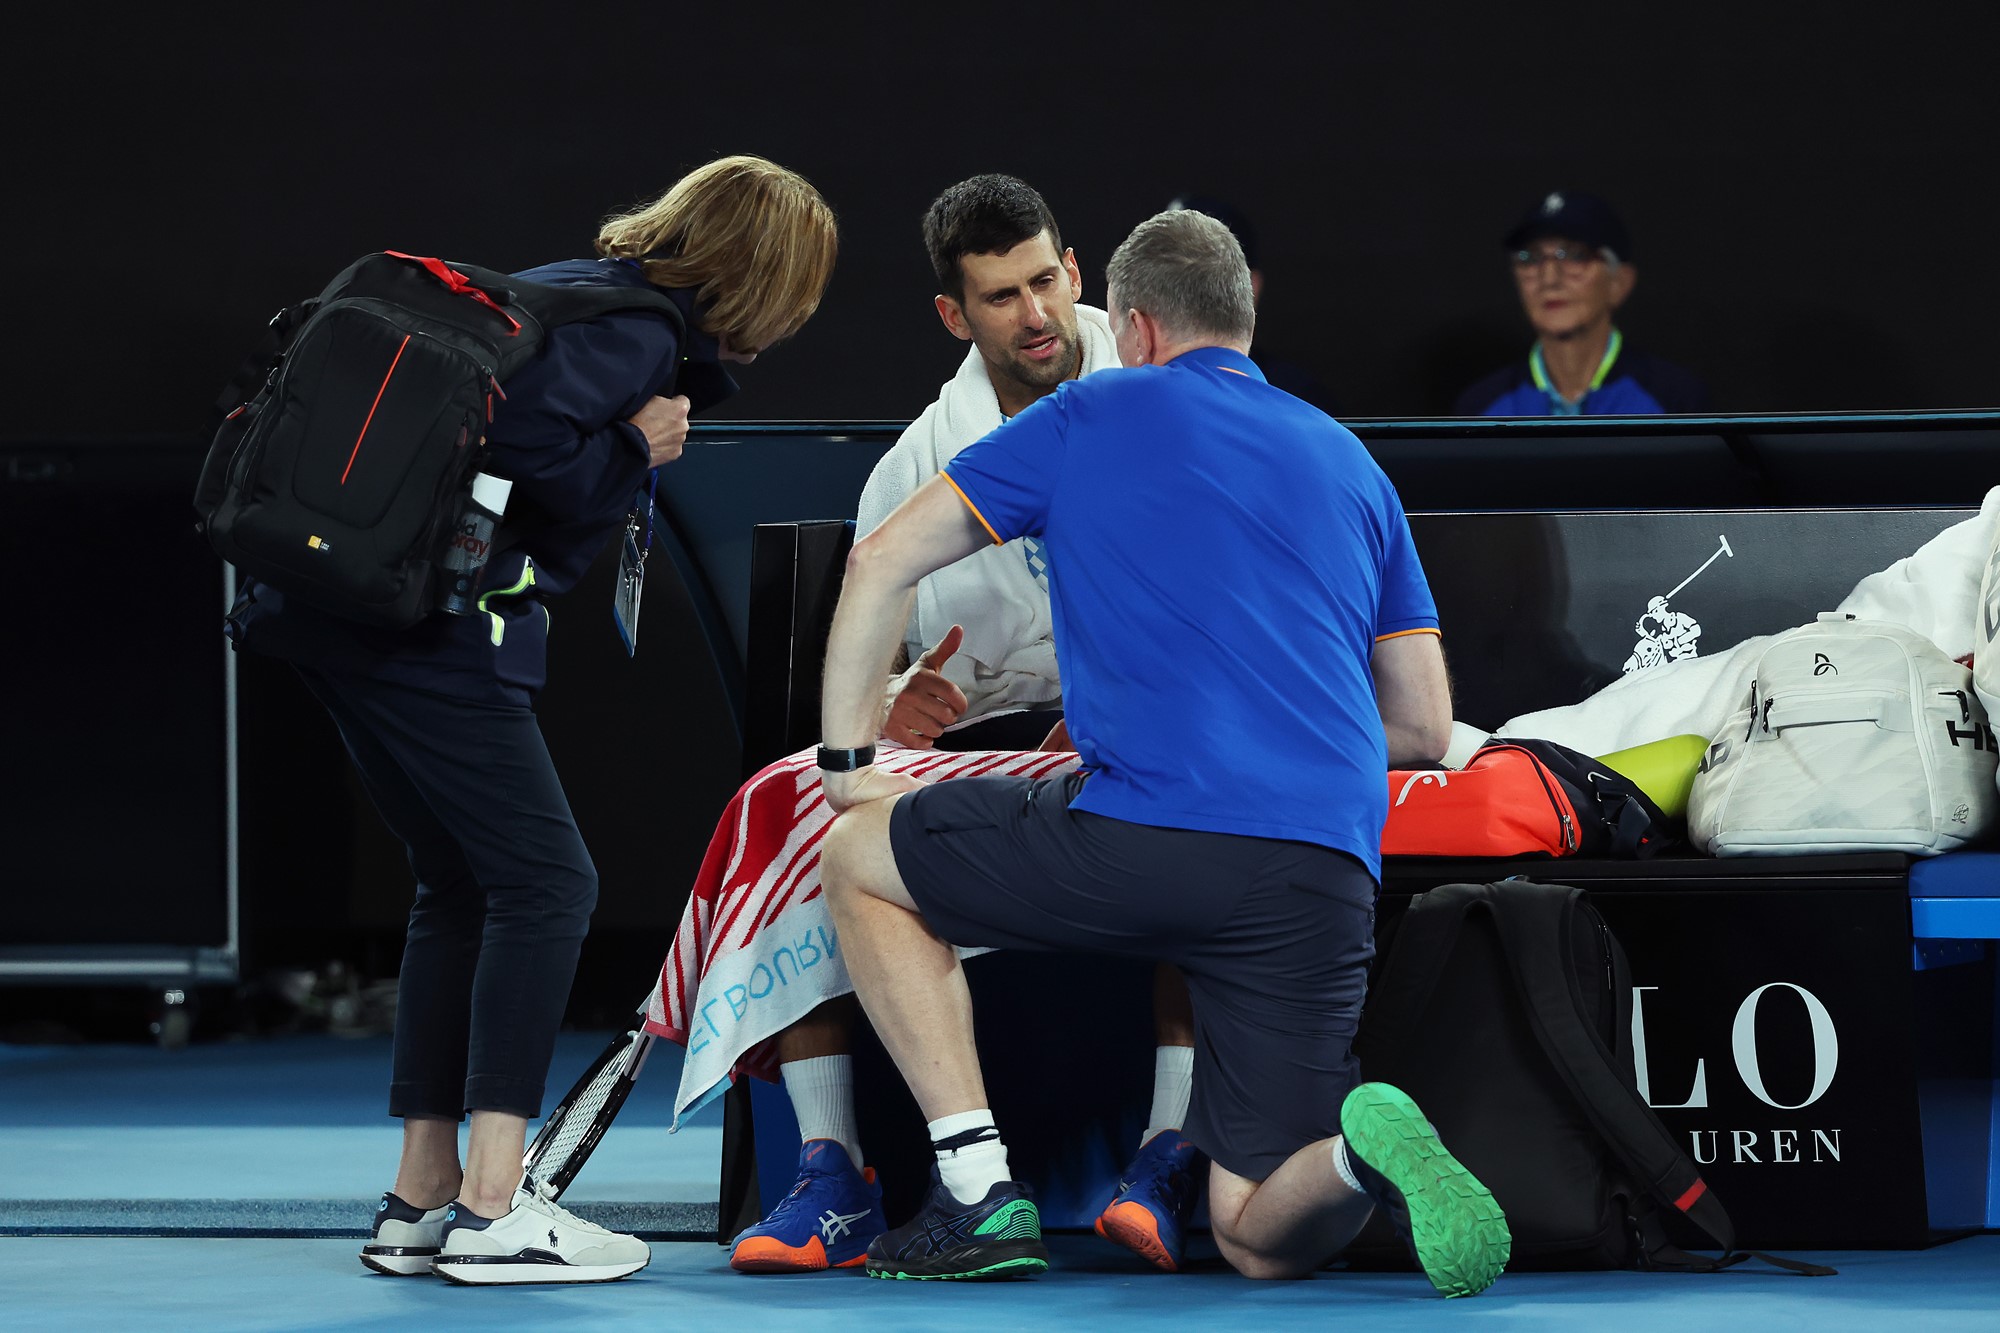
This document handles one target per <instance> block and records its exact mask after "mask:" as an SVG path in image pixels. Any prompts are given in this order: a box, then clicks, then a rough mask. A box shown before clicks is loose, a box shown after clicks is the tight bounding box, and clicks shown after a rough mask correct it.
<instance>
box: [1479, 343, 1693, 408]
mask: <svg viewBox="0 0 2000 1333" xmlns="http://www.w3.org/2000/svg"><path fill="white" fill-rule="evenodd" d="M1708 410H1709V400H1708V386H1707V385H1705V384H1703V383H1702V382H1701V381H1700V380H1699V379H1697V378H1696V377H1695V376H1694V375H1693V374H1691V373H1690V372H1688V371H1686V370H1683V369H1681V368H1680V367H1679V366H1677V365H1675V364H1674V363H1673V362H1671V361H1662V360H1661V359H1660V358H1659V357H1657V356H1651V355H1648V354H1647V353H1645V352H1635V351H1633V350H1632V349H1631V348H1630V347H1627V346H1626V345H1625V339H1624V335H1622V334H1621V333H1619V332H1618V331H1617V330H1616V329H1614V330H1612V333H1611V345H1610V347H1609V348H1607V349H1606V353H1605V357H1604V363H1603V364H1602V365H1600V366H1599V367H1598V368H1597V374H1596V375H1594V376H1592V377H1591V383H1590V387H1589V388H1588V389H1587V390H1585V392H1584V395H1583V397H1582V398H1580V399H1578V400H1577V401H1576V402H1574V403H1571V402H1567V401H1565V400H1564V398H1563V396H1562V395H1561V394H1560V393H1558V392H1557V391H1556V388H1555V385H1554V384H1553V383H1552V382H1551V381H1550V380H1549V376H1548V371H1547V370H1546V369H1545V368H1544V367H1543V365H1542V348H1541V344H1540V343H1536V344H1535V346H1534V347H1533V348H1531V349H1530V350H1529V352H1528V358H1527V360H1525V361H1518V362H1516V363H1515V364H1513V365H1511V366H1509V367H1507V368H1506V369H1505V370H1498V371H1495V372H1494V373H1493V374H1491V375H1488V376H1487V377H1486V378H1485V379H1483V380H1480V381H1479V382H1478V383H1477V384H1475V385H1473V386H1472V387H1471V388H1469V389H1467V390H1466V391H1465V392H1464V393H1462V394H1460V395H1459V398H1458V414H1459V415H1460V416H1466V417H1610V416H1657V415H1659V414H1661V413H1670V412H1679V413H1689V412H1706V411H1708Z"/></svg>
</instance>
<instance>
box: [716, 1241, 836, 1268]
mask: <svg viewBox="0 0 2000 1333" xmlns="http://www.w3.org/2000/svg"><path fill="white" fill-rule="evenodd" d="M867 1259H868V1255H867V1252H866V1251H863V1252H862V1253H860V1254H857V1255H855V1256H854V1257H853V1258H852V1259H843V1260H841V1261H840V1262H839V1263H837V1264H836V1263H829V1262H828V1261H827V1254H826V1245H825V1244H824V1243H823V1242H822V1241H821V1240H820V1239H819V1237H817V1236H814V1237H813V1238H812V1239H810V1240H808V1241H807V1242H806V1243H805V1244H804V1245H787V1244H785V1243H784V1242H783V1241H780V1240H777V1239H775V1238H773V1237H770V1236H751V1237H750V1238H748V1239H747V1240H740V1241H738V1242H736V1248H735V1249H734V1250H733V1251H731V1252H730V1255H729V1266H730V1267H731V1268H733V1269H735V1270H736V1271H737V1272H739V1273H823V1272H825V1271H826V1270H827V1269H829V1268H855V1267H858V1266H860V1265H861V1264H863V1263H865V1262H866V1261H867Z"/></svg>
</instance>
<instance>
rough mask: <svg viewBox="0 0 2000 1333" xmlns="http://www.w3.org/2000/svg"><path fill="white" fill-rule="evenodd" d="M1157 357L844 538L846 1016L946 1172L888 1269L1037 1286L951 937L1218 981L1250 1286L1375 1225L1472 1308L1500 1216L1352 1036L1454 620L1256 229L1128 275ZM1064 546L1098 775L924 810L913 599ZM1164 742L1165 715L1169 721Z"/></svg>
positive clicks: (896, 1242) (1224, 1130) (840, 696)
mask: <svg viewBox="0 0 2000 1333" xmlns="http://www.w3.org/2000/svg"><path fill="white" fill-rule="evenodd" d="M1109 285H1110V300H1109V303H1108V304H1109V308H1110V311H1111V319H1112V326H1113V329H1114V331H1115V334H1116V337H1117V340H1118V350H1119V355H1120V359H1121V360H1122V361H1123V362H1124V364H1125V365H1127V366H1131V367H1137V368H1138V369H1136V370H1134V371H1131V372H1128V373H1125V374H1119V375H1103V376H1095V377H1091V378H1088V379H1085V380H1082V381H1079V382H1077V383H1073V384H1065V385H1063V386H1062V387H1061V388H1059V389H1058V390H1057V391H1056V392H1055V393H1053V394H1051V395H1049V396H1048V397H1046V398H1044V399H1042V400H1041V401H1040V402H1038V403H1036V404H1035V405H1033V406H1032V407H1030V408H1028V409H1027V410H1026V411H1025V412H1022V413H1021V414H1020V415H1019V416H1017V417H1015V418H1014V419H1012V420H1011V421H1009V422H1007V423H1006V424H1004V425H1002V426H1001V427H1000V428H999V429H997V430H995V431H994V432H993V433H992V434H990V435H988V436H987V437H986V438H984V439H983V440H981V441H979V442H978V443H976V444H974V445H972V446H971V447H969V448H967V449H966V450H965V451H964V452H962V453H960V454H959V455H958V456H957V457H955V458H953V459H952V460H951V461H950V462H949V463H947V464H946V465H945V468H944V471H943V473H942V474H941V475H940V476H939V477H938V478H937V479H935V480H933V481H931V482H929V483H927V484H926V485H925V486H924V487H923V488H922V489H920V490H919V491H917V493H916V494H915V495H913V496H912V497H911V498H910V499H909V500H908V501H907V502H906V503H904V504H903V505H902V506H901V507H900V508H899V509H898V510H897V511H896V512H895V513H894V514H893V515H891V516H890V518H889V520H888V521H887V522H886V523H884V524H883V525H882V527H881V528H880V529H879V530H877V531H876V532H875V533H873V534H871V535H870V536H869V537H867V538H865V539H863V540H862V541H861V542H860V543H859V544H857V545H856V546H855V548H854V551H853V553H852V555H851V556H850V558H849V561H848V570H847V578H846V582H845V584H844V586H843V590H842V594H841V601H840V607H839V610H838V612H837V613H836V615H835V617H834V623H833V631H832V635H831V638H830V640H829V644H828V650H827V663H826V678H825V687H824V694H823V713H822V723H823V728H824V733H823V737H822V748H821V750H820V752H819V763H820V767H821V768H822V770H824V771H823V772H822V775H821V780H822V783H823V785H824V788H825V792H826V796H827V799H828V801H829V802H830V803H831V804H832V805H833V806H834V808H835V809H838V810H843V811H844V812H845V813H844V814H843V815H842V817H841V818H840V820H839V821H838V822H837V823H836V824H835V825H834V827H833V829H832V831H831V832H830V833H829V835H828V837H827V840H826V843H825V846H824V850H823V852H822V875H823V879H824V883H825V885H826V890H827V894H828V897H829V899H830V902H831V907H832V911H833V915H834V919H835V922H836V924H837V925H838V927H839V931H840V940H841V945H842V948H843V950H844V952H845V954H846V958H847V967H848V972H849V974H850V976H851V977H852V979H853V982H854V986H855V991H856V994H857V995H858V996H859V997H860V1000H861V1004H862V1007H863V1008H864V1010H865V1011H866V1012H867V1014H868V1017H869V1020H870V1021H871V1022H872V1023H873V1024H874V1025H875V1029H876V1031H877V1032H878V1033H880V1034H881V1037H882V1041H883V1044H884V1045H885V1046H886V1047H887V1048H888V1051H889V1053H890V1055H891V1056H892V1057H893V1058H894V1059H895V1061H896V1065H897V1068H898V1069H900V1070H901V1072H902V1074H903V1077H904V1079H905V1080H906V1081H907V1082H908V1083H909V1085H910V1089H911V1091H912V1092H913V1093H914V1094H915V1096H916V1100H917V1103H918V1105H919V1106H920V1107H921V1108H922V1110H923V1113H924V1115H925V1117H926V1118H927V1119H928V1121H929V1122H930V1124H929V1128H930V1137H931V1140H932V1145H933V1147H934V1149H935V1150H936V1154H937V1168H936V1179H935V1180H934V1182H933V1185H932V1189H931V1191H930V1194H929V1196H928V1198H927V1200H926V1201H925V1203H924V1205H923V1207H922V1208H921V1209H920V1211H919V1212H918V1214H917V1216H916V1217H915V1218H913V1219H911V1220H910V1221H908V1222H907V1223H906V1224H904V1225H903V1226H900V1227H897V1228H895V1229H893V1230H890V1231H887V1232H885V1233H883V1234H882V1235H881V1236H879V1237H878V1238H877V1239H876V1240H875V1242H874V1243H873V1244H872V1245H871V1246H870V1247H869V1250H868V1256H867V1270H868V1272H869V1273H870V1274H872V1275H875V1276H880V1277H943V1278H963V1277H980V1276H989V1275H1006V1274H1010V1273H1027V1272H1035V1271H1040V1270H1041V1269H1044V1268H1046V1267H1047V1262H1048V1261H1047V1253H1048V1252H1047V1250H1046V1249H1045V1248H1044V1247H1043V1244H1042V1240H1041V1226H1040V1217H1039V1215H1038V1213H1037V1211H1036V1207H1035V1204H1034V1201H1033V1199H1032V1198H1031V1196H1030V1194H1029V1192H1028V1190H1027V1188H1026V1187H1025V1186H1024V1185H1022V1184H1020V1183H1019V1182H1016V1181H1014V1180H1012V1179H1011V1178H1010V1174H1009V1170H1008V1164H1007V1149H1006V1145H1005V1143H1004V1142H1003V1141H1002V1139H1001V1137H1000V1133H999V1130H998V1128H997V1127H996V1126H995V1124H994V1121H993V1116H992V1113H991V1111H990V1109H989V1103H988V1100H987V1096H986V1090H985V1087H984V1084H983V1082H982V1078H981V1073H980V1065H979V1056H978V1052H977V1051H976V1049H975V1048H974V1045H973V1036H972V1031H973V1029H972V1012H971V1000H970V996H969V994H968V992H967V990H966V987H965V979H964V975H963V973H962V972H961V970H960V963H959V961H958V956H957V954H956V952H955V950H954V948H953V946H954V945H960V946H991V947H1000V948H1011V949H1042V950H1056V951H1077V952H1086V951H1087V952H1092V953H1110V954H1123V955H1129V956H1135V957H1140V958H1150V959H1166V960H1169V961H1171V962H1173V963H1175V964H1177V965H1178V966H1179V967H1180V969H1181V970H1182V972H1183V973H1184V974H1185V975H1186V976H1187V979H1188V986H1189V989H1190V991H1191V992H1192V994H1193V1001H1194V1020H1195V1023H1194V1025H1195V1048H1194V1087H1193V1099H1192V1105H1191V1107H1190V1110H1189V1114H1188V1117H1187V1124H1186V1126H1185V1128H1184V1131H1183V1133H1184V1137H1186V1138H1187V1139H1188V1140H1189V1141H1191V1142H1192V1143H1194V1144H1195V1145H1196V1146H1198V1147H1199V1148H1200V1149H1201V1150H1202V1151H1203V1152H1205V1153H1207V1154H1208V1155H1209V1156H1210V1157H1211V1158H1212V1159H1213V1163H1214V1165H1213V1169H1212V1171H1211V1172H1210V1177H1209V1195H1208V1202H1209V1215H1210V1218H1211V1220H1212V1222H1213V1225H1214V1229H1215V1236H1216V1240H1217V1243H1218V1245H1219V1246H1220V1247H1221V1250H1222V1253H1223V1255H1224V1256H1225V1257H1226V1258H1227V1259H1228V1260H1229V1261H1230V1262H1231V1263H1232V1264H1233V1265H1235V1267H1236V1268H1237V1269H1238V1270H1239V1271H1241V1272H1243V1273H1245V1274H1246V1275H1249V1276H1254V1277H1295V1276H1302V1275H1304V1274H1307V1273H1310V1272H1312V1271H1313V1270H1314V1269H1315V1268H1317V1267H1318V1266H1320V1265H1321V1264H1322V1263H1324V1262H1325V1261H1326V1260H1327V1259H1328V1258H1330V1257H1332V1256H1333V1255H1334V1254H1335V1253H1337V1252H1338V1251H1339V1250H1340V1249H1341V1248H1343V1247H1344V1246H1345V1245H1346V1244H1347V1242H1348V1241H1349V1240H1350V1239H1352V1237H1353V1236H1354V1235H1355V1233H1356V1231H1357V1230H1358V1229H1359V1228H1360V1226H1361V1225H1362V1223H1363V1222H1364V1221H1365V1220H1366V1218H1367V1217H1368V1215H1369V1212H1370V1211H1371V1209H1373V1208H1374V1207H1376V1206H1377V1205H1381V1206H1384V1207H1386V1208H1388V1209H1389V1210H1390V1212H1391V1214H1392V1216H1394V1217H1395V1218H1396V1220H1397V1221H1398V1222H1399V1223H1400V1224H1401V1225H1402V1227H1403V1228H1404V1230H1405V1233H1406V1234H1407V1235H1409V1236H1411V1237H1412V1239H1413V1244H1414V1247H1415V1252H1416V1255H1417V1258H1418V1260H1419V1262H1420V1263H1421V1265H1422V1266H1423V1269H1424V1271H1425V1273H1426V1274H1427V1275H1428V1277H1429V1278H1430V1280H1431V1282H1432V1284H1433V1285H1434V1286H1435V1287H1436V1288H1437V1289H1438V1290H1440V1291H1442V1292H1444V1293H1445V1294H1446V1295H1448V1296H1460V1295H1471V1294H1473V1293H1475V1292H1478V1291H1481V1290H1483V1289H1484V1288H1485V1287H1487V1286H1488V1285H1489V1284H1490V1283H1491V1282H1492V1281H1493V1280H1494V1278H1495V1277H1496V1276H1498V1274H1499V1272H1500V1270H1501V1268H1502V1267H1503V1265H1504V1264H1505V1263H1506V1259H1507V1254H1508V1232H1507V1226H1506V1222H1505V1221H1504V1219H1503V1218H1502V1216H1501V1213H1500V1210H1499V1208H1498V1206H1497V1205H1496V1204H1495V1203H1494V1202H1493V1198H1492V1196H1491V1194H1490V1193H1488V1191H1487V1190H1486V1189H1485V1187H1484V1186H1482V1185H1481V1184H1480V1183H1479V1182H1478V1181H1477V1180H1475V1179H1473V1177H1472V1176H1471V1174H1470V1173H1469V1172H1468V1171H1466V1170H1465V1168H1464V1167H1463V1166H1462V1165H1460V1164H1459V1163H1458V1162H1457V1160H1456V1159H1454V1158H1453V1157H1452V1156H1451V1155H1450V1153H1449V1152H1447V1151H1446V1150H1445V1148H1444V1145H1443V1144H1441V1143H1440V1142H1439V1141H1438V1139H1437V1137H1436V1134H1435V1133H1434V1132H1433V1131H1432V1129H1431V1127H1430V1125H1429V1124H1428V1123H1427V1122H1426V1121H1425V1119H1424V1117H1423V1114H1422V1112H1421V1111H1419V1110H1418V1109H1417V1107H1416V1106H1414V1105H1413V1104H1412V1103H1411V1101H1410V1099H1409V1098H1408V1097H1407V1096H1406V1095H1404V1094H1403V1093H1402V1092H1400V1091H1398V1090H1397V1089H1395V1088H1392V1087H1388V1086H1387V1085H1384V1084H1379V1083H1358V1081H1357V1080H1358V1075H1357V1070H1356V1066H1355V1061H1354V1057H1353V1054H1352V1051H1351V1043H1352V1039H1353V1036H1354V1031H1355V1025H1356V1021H1357V1020H1358V1018H1359V1015H1360V1012H1361V1002H1362V995H1363V991H1364V989H1365V987H1366V980H1367V968H1368V961H1369V959H1370V957H1371V955H1372V954H1373V952H1374V944H1373V917H1374V904H1375V896H1376V892H1377V876H1378V874H1379V838H1380V835H1381V829H1382V823H1383V819H1384V816H1385V814H1386V810H1385V806H1386V801H1387V795H1386V788H1385V785H1384V783H1383V781H1382V774H1383V772H1384V770H1385V769H1386V768H1387V767H1389V766H1391V765H1397V766H1408V765H1411V764H1416V763H1422V762H1427V761H1432V760H1435V759H1436V758H1437V757H1438V756H1440V755H1441V754H1442V753H1443V752H1444V749H1445V745H1446V742H1447V739H1448V736H1449V730H1450V721H1451V712H1450V700H1449V690H1448V686H1447V683H1446V677H1445V670H1444V659H1443V655H1442V652H1441V651H1440V647H1439V640H1438V629H1437V613H1436V609H1435V605H1434V603H1433V601H1432V598H1431V594H1430V590H1429V587H1428V586H1427V584H1426V583H1425V580H1424V575H1423V570H1422V568H1421V566H1420V565H1419V563H1418V560H1417V556H1416V552H1415V549H1414V547H1413V545H1412V543H1411V540H1410V533H1409V526H1408V523H1407V521H1406V520H1405V518H1404V516H1403V512H1402V506H1401V502H1400V501H1399V500H1398V499H1397V496H1396V493H1395V491H1394V489H1393V488H1392V487H1391V486H1390V485H1389V483H1388V481H1387V479H1386V478H1384V477H1383V475H1382V473H1381V472H1380V470H1379V469H1378V468H1377V467H1376V466H1375V464H1374V462H1373V461H1372V460H1371V459H1370V458H1369V456H1368V454H1367V453H1366V452H1365V451H1364V450H1363V449H1362V447H1361V445H1360V443H1359V442H1358V441H1356V440H1355V438H1354V437H1353V436H1352V435H1351V434H1349V433H1348V432H1347V431H1346V430H1344V429H1342V428H1341V427H1340V426H1339V425H1338V424H1336V423H1335V422H1334V421H1333V420H1332V419H1330V418H1328V417H1327V416H1325V415H1324V414H1323V413H1320V412H1319V411H1317V410H1316V409H1313V408H1311V407H1309V406H1307V405H1306V404H1304V403H1301V402H1300V401H1298V400H1297V399H1294V398H1292V397H1290V396H1289V395H1287V394H1285V393H1283V392H1281V391H1279V390H1276V389H1273V388H1271V387H1270V386H1269V385H1268V384H1266V383H1265V382H1264V380H1263V378H1262V376H1261V375H1259V373H1258V371H1257V368H1256V366H1255V364H1254V363H1253V362H1251V360H1250V359H1249V357H1248V356H1247V355H1245V350H1246V349H1247V347H1248V346H1249V343H1250V337H1251V332H1252V326H1253V323H1254V315H1253V312H1252V305H1251V292H1250V277H1249V272H1248V269H1247V266H1246V265H1245V263H1244V260H1243V254H1242V250H1241V249H1240V247H1239V246H1238V245H1237V243H1236V241H1235V240H1234V238H1232V237H1231V236H1230V234H1229V232H1228V229H1227V228H1225V227H1223V226H1222V225H1221V224H1220V223H1218V222H1216V221H1215V220H1214V219H1212V218H1209V217H1207V216H1205V215H1203V214H1201V213H1197V212H1192V211H1189V210H1179V211H1174V212H1168V213H1162V214H1160V215H1158V216H1156V217H1153V218H1151V219H1149V220H1147V221H1146V222H1144V223H1142V224H1140V226H1139V227H1138V228H1136V229H1135V230H1134V231H1133V233H1132V234H1131V236H1130V237H1128V238H1127V239H1126V241H1125V242H1124V244H1123V245H1121V246H1120V247H1119V249H1118V252H1117V253H1116V254H1115V255H1113V256H1112V260H1111V264H1110V269H1109ZM1021 536H1032V537H1038V538H1043V539H1045V540H1046V541H1047V542H1048V544H1049V548H1050V549H1051V550H1052V551H1055V552H1057V553H1058V565H1057V568H1056V571H1055V577H1054V578H1053V579H1052V580H1051V596H1052V598H1053V600H1054V605H1055V620H1056V623H1057V624H1058V625H1059V626H1061V627H1062V633H1061V634H1060V636H1059V637H1058V639H1057V644H1056V647H1057V656H1058V658H1059V660H1060V663H1061V668H1062V678H1063V681H1064V684H1065V695H1064V704H1065V717H1066V722H1067V725H1068V728H1069V733H1070V737H1071V739H1072V741H1073V743H1074V744H1075V746H1076V748H1077V750H1078V752H1079V753H1080V755H1081V757H1082V768H1081V770H1079V771H1077V772H1073V773H1069V774H1066V775H1063V776H1060V777H1054V778H1048V779H1043V780H1039V781H1031V780H1026V779H1020V778H981V777H968V778H965V779H963V780H961V781H956V782H946V783H938V784H934V785H927V784H925V783H923V782H921V781H919V780H916V779H913V778H911V777H909V776H908V775H904V774H899V773H893V772H888V771H885V770H883V769H879V768H877V767H875V766H874V765H873V763H872V760H873V757H874V756H873V748H872V747H873V742H874V741H875V739H876V734H877V730H878V723H879V718H880V711H879V710H880V708H881V694H880V681H881V680H882V678H883V676H884V674H885V673H886V671H887V669H888V665H889V662H890V660H891V657H892V655H893V653H894V651H895V645H896V642H897V639H898V638H899V636H900V634H901V632H902V629H903V626H904V623H905V621H906V620H907V618H908V613H909V606H910V602H911V598H912V596H913V595H914V592H915V588H916V585H917V582H918V580H919V579H921V578H922V577H923V576H925V575H927V574H929V573H930V572H931V571H933V570H936V569H939V568H942V567H944V566H946V565H949V564H950V563H952V562H953V561H955V560H959V559H962V558H963V557H965V556H968V555H970V554H972V553H973V552H975V551H977V550H979V549H981V548H982V547H983V546H985V545H986V544H988V543H997V542H1003V541H1006V540H1008V539H1011V538H1015V537H1021ZM1163 718H1171V719H1173V720H1174V725H1173V726H1172V727H1171V728H1164V727H1162V726H1161V725H1160V719H1163Z"/></svg>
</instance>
